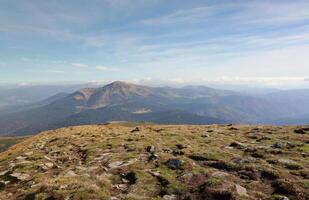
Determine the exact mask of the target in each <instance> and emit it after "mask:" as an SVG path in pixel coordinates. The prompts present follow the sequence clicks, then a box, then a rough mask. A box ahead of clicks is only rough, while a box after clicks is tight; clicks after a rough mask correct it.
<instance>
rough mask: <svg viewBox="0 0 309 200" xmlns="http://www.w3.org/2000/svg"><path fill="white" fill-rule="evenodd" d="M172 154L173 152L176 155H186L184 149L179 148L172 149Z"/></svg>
mask: <svg viewBox="0 0 309 200" xmlns="http://www.w3.org/2000/svg"><path fill="white" fill-rule="evenodd" d="M172 154H173V155H174V156H182V155H184V154H185V153H184V152H183V151H180V150H178V149H175V150H173V151H172Z"/></svg>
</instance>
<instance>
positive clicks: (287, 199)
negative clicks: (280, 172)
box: [278, 196, 290, 200]
mask: <svg viewBox="0 0 309 200" xmlns="http://www.w3.org/2000/svg"><path fill="white" fill-rule="evenodd" d="M278 200H290V199H289V198H287V197H286V196H283V197H280V198H279V199H278Z"/></svg>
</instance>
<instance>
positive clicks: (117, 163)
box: [108, 159, 137, 169]
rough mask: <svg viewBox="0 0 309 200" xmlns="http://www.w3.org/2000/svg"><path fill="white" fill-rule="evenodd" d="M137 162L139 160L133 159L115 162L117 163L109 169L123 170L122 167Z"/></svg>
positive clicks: (111, 164)
mask: <svg viewBox="0 0 309 200" xmlns="http://www.w3.org/2000/svg"><path fill="white" fill-rule="evenodd" d="M136 161H137V159H131V160H128V161H115V162H112V163H110V164H109V165H108V167H109V168H111V169H116V168H121V167H125V166H129V165H132V164H133V163H135V162H136Z"/></svg>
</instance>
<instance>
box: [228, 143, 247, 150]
mask: <svg viewBox="0 0 309 200" xmlns="http://www.w3.org/2000/svg"><path fill="white" fill-rule="evenodd" d="M230 147H234V148H236V149H243V148H245V147H246V145H245V144H243V143H240V142H232V143H231V144H230Z"/></svg>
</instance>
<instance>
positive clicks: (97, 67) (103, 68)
mask: <svg viewBox="0 0 309 200" xmlns="http://www.w3.org/2000/svg"><path fill="white" fill-rule="evenodd" d="M95 69H96V70H98V71H107V70H108V67H106V66H103V65H97V66H95Z"/></svg>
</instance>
